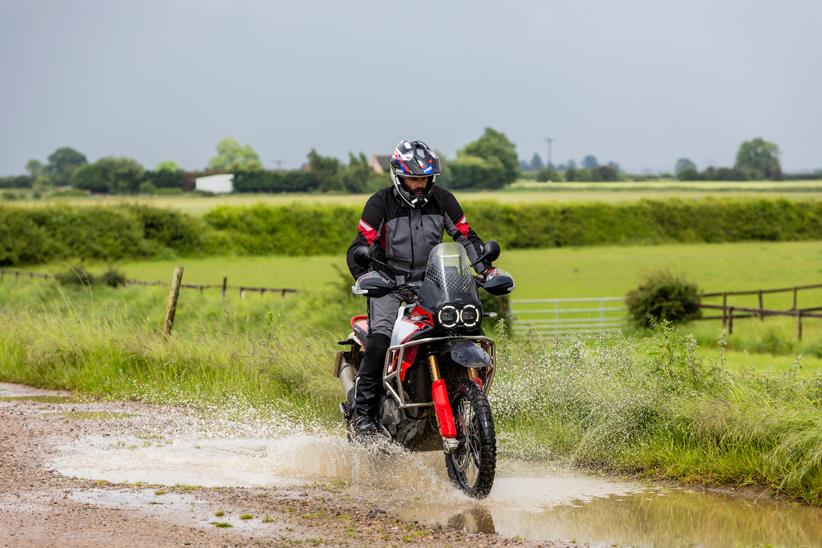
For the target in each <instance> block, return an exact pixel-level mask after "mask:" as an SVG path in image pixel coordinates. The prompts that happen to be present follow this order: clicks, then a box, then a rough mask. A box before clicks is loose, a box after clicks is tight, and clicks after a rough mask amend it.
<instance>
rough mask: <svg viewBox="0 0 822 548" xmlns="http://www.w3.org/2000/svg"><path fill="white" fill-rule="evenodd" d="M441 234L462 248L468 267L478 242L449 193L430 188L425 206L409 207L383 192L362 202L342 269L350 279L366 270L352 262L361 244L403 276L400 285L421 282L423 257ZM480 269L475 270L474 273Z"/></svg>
mask: <svg viewBox="0 0 822 548" xmlns="http://www.w3.org/2000/svg"><path fill="white" fill-rule="evenodd" d="M443 231H447V232H448V234H450V235H451V237H452V238H454V240H456V241H457V242H459V243H460V244H462V245H463V246H464V247H465V251H466V253H467V254H468V258H469V259H470V260H471V262H472V263H473V262H475V261H476V260H477V259H478V258H479V257H480V255H481V253H482V245H483V241H482V240H481V239H480V237H479V236H477V234H476V232H474V231H473V230H472V229H471V226H470V225H469V224H468V221H467V220H466V219H465V214H463V212H462V207H460V204H459V202H457V199H456V198H455V197H454V195H453V194H451V192H449V191H448V190H446V189H444V188H442V187H439V186H434V187H433V189H432V190H431V194H430V196H429V199H428V203H426V204H425V205H424V206H423V207H421V208H412V207H410V206H409V205H408V204H406V203H405V202H404V201H402V200H401V199H400V198H399V197H398V196H397V195H396V192H395V191H394V187H386V188H383V189H382V190H379V191H377V192H376V193H375V194H374V195H373V196H371V198H369V199H368V201H367V202H366V203H365V208H364V209H363V213H362V217H361V218H360V222H359V225H358V226H357V236H356V237H355V238H354V241H353V242H351V245H350V246H349V247H348V253H347V254H346V262H347V263H348V269H349V270H350V271H351V275H352V276H354V278H355V279H356V278H358V277H360V276H362V275H363V274H365V273H366V272H367V271H368V270H369V269H368V268H365V267H362V266H360V265H358V264H357V263H356V262H355V261H354V250H355V249H356V248H357V247H360V246H363V245H367V246H371V248H372V249H373V250H374V251H375V253H374V255H375V257H376V258H377V259H378V260H380V261H382V262H384V263H386V264H387V265H388V266H390V267H391V268H393V269H394V270H396V271H397V272H399V273H402V274H403V275H405V276H406V278H405V282H406V283H414V282H421V281H422V279H423V277H424V275H425V266H426V264H427V262H428V254H429V253H430V252H431V250H432V249H433V248H434V246H436V245H437V244H439V243H440V242H441V241H442V236H443ZM375 268H377V269H379V267H375ZM482 268H483V267H482V266H481V265H477V269H478V271H479V270H482ZM386 274H388V275H389V276H391V277H392V278H393V275H391V274H390V273H388V272H386Z"/></svg>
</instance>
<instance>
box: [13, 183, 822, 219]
mask: <svg viewBox="0 0 822 548" xmlns="http://www.w3.org/2000/svg"><path fill="white" fill-rule="evenodd" d="M386 182H387V181H386ZM19 194H20V198H19V199H17V200H13V201H4V202H3V203H4V204H7V205H13V206H27V207H31V206H40V205H48V204H54V203H64V204H71V205H81V206H83V205H115V204H123V203H129V204H132V203H139V204H145V205H152V206H156V207H165V208H172V209H179V210H181V211H184V212H186V213H190V214H193V215H197V216H200V215H204V214H205V213H206V212H208V211H209V210H210V209H212V208H214V207H216V206H218V205H232V206H243V205H252V204H257V203H265V204H274V205H282V204H290V203H294V202H300V203H312V204H337V205H363V204H365V201H366V200H367V199H368V195H366V194H229V195H220V196H197V195H193V194H182V195H179V196H88V197H69V198H48V197H46V198H45V199H40V200H34V199H31V194H30V193H28V192H23V193H19ZM455 194H456V195H457V197H458V198H459V200H460V201H461V202H464V203H470V202H471V201H476V200H496V201H498V202H501V203H524V202H525V203H531V202H534V201H548V202H563V203H570V202H592V201H599V202H624V201H636V200H640V199H642V198H648V197H654V198H662V197H669V198H704V197H708V196H733V197H739V198H741V197H760V198H761V197H763V196H765V197H768V198H787V199H797V200H807V199H820V198H822V181H782V182H773V181H734V182H729V181H692V182H680V181H643V182H627V181H626V182H618V183H576V182H574V183H538V182H534V181H525V180H522V181H518V182H516V183H514V184H513V185H511V186H510V187H508V188H506V189H504V190H498V191H476V192H466V191H457V192H456V193H455Z"/></svg>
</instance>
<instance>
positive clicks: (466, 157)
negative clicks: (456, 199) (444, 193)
mask: <svg viewBox="0 0 822 548" xmlns="http://www.w3.org/2000/svg"><path fill="white" fill-rule="evenodd" d="M448 165H449V170H450V171H451V178H450V181H449V183H448V186H449V188H455V189H460V188H484V189H493V188H500V187H502V186H504V185H505V166H503V165H502V162H501V161H500V160H499V158H497V157H496V156H492V157H491V158H489V159H485V158H480V157H478V156H472V155H470V154H465V153H462V154H460V155H459V156H457V159H456V160H454V161H453V162H449V164H448Z"/></svg>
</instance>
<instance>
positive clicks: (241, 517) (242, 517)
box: [240, 514, 254, 520]
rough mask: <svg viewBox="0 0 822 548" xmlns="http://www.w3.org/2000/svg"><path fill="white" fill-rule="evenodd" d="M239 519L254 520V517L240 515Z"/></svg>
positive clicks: (251, 515)
mask: <svg viewBox="0 0 822 548" xmlns="http://www.w3.org/2000/svg"><path fill="white" fill-rule="evenodd" d="M240 519H242V520H249V519H254V515H253V514H240Z"/></svg>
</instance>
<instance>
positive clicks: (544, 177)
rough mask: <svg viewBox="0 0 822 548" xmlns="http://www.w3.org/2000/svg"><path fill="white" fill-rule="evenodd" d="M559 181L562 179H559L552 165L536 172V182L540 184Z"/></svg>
mask: <svg viewBox="0 0 822 548" xmlns="http://www.w3.org/2000/svg"><path fill="white" fill-rule="evenodd" d="M560 180H562V178H561V177H560V175H559V172H558V171H557V170H556V169H554V166H553V165H550V164H549V165H548V166H547V167H543V168H542V169H540V170H539V171H538V172H537V181H539V182H540V183H547V182H551V181H560Z"/></svg>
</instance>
